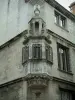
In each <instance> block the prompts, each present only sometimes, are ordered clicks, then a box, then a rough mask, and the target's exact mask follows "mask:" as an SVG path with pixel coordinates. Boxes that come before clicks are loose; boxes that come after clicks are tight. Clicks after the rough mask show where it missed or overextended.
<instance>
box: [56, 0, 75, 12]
mask: <svg viewBox="0 0 75 100" xmlns="http://www.w3.org/2000/svg"><path fill="white" fill-rule="evenodd" d="M56 1H57V2H59V3H60V4H61V5H62V6H64V7H65V8H66V9H68V10H70V9H69V5H70V4H71V3H72V2H74V1H75V0H56Z"/></svg>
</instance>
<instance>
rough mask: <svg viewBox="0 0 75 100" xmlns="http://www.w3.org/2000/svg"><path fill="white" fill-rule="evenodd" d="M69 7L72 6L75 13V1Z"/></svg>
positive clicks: (71, 9)
mask: <svg viewBox="0 0 75 100" xmlns="http://www.w3.org/2000/svg"><path fill="white" fill-rule="evenodd" d="M69 7H70V11H71V13H73V14H74V15H75V1H74V2H73V3H71V4H70V6H69Z"/></svg>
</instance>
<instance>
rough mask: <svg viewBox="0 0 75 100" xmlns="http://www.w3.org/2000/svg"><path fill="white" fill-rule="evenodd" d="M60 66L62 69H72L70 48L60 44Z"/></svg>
mask: <svg viewBox="0 0 75 100" xmlns="http://www.w3.org/2000/svg"><path fill="white" fill-rule="evenodd" d="M57 47H58V49H57V51H58V66H59V68H60V69H61V70H64V71H70V64H69V63H70V60H69V49H68V48H67V47H65V46H63V45H61V44H58V46H57Z"/></svg>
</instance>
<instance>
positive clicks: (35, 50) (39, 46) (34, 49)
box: [32, 44, 42, 60]
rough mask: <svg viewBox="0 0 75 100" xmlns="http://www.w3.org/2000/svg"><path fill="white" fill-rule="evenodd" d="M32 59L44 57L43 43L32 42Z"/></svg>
mask: <svg viewBox="0 0 75 100" xmlns="http://www.w3.org/2000/svg"><path fill="white" fill-rule="evenodd" d="M38 49H39V51H38ZM39 53H40V54H39ZM36 54H37V55H36ZM32 59H38V60H40V59H42V44H32Z"/></svg>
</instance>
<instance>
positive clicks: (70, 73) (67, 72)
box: [58, 68, 73, 75]
mask: <svg viewBox="0 0 75 100" xmlns="http://www.w3.org/2000/svg"><path fill="white" fill-rule="evenodd" d="M58 70H59V71H61V72H63V73H66V74H69V75H73V73H72V71H70V72H69V71H65V70H62V69H59V68H58Z"/></svg>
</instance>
